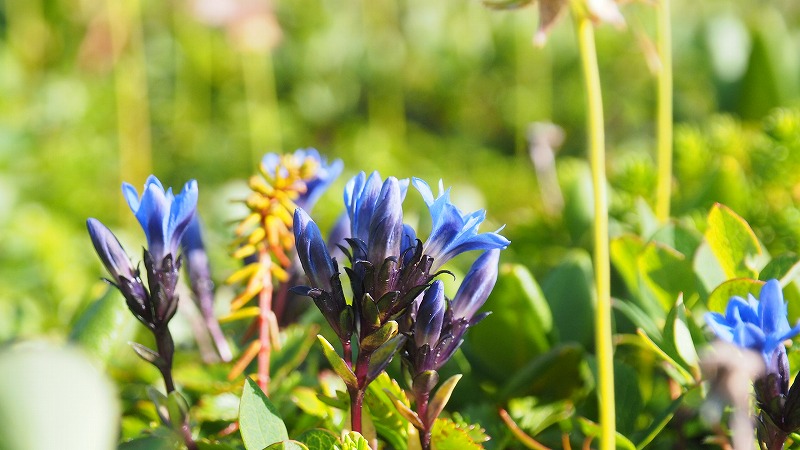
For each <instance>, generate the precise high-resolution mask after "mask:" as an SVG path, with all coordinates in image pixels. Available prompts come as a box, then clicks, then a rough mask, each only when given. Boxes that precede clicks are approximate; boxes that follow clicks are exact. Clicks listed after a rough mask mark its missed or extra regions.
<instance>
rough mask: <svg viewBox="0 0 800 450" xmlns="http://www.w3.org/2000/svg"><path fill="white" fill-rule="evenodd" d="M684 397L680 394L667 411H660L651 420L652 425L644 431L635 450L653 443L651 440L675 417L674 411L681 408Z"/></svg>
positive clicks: (684, 394) (640, 449)
mask: <svg viewBox="0 0 800 450" xmlns="http://www.w3.org/2000/svg"><path fill="white" fill-rule="evenodd" d="M685 396H686V393H683V394H681V395H680V397H678V398H676V399H675V400H673V401H672V403H670V404H669V406H668V407H667V409H665V410H664V411H662V412H661V414H660V415H659V416H658V417H656V418H655V419H654V420H653V423H652V424H651V425H650V426H649V427H648V428H647V430H645V432H644V436H643V437H642V438H641V439H640V440H639V441H638V443H637V444H636V450H642V449H643V448H645V447H646V446H647V445H648V444H650V443H651V442H653V439H655V438H656V436H658V434H659V433H660V432H661V430H663V429H664V427H666V426H667V424H668V423H669V421H670V420H672V417H673V416H674V415H675V411H677V410H678V408H679V407H680V406H681V404H682V403H683V399H684V397H685Z"/></svg>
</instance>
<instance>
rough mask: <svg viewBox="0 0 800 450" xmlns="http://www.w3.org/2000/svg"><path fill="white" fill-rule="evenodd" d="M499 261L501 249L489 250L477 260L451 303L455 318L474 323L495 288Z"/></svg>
mask: <svg viewBox="0 0 800 450" xmlns="http://www.w3.org/2000/svg"><path fill="white" fill-rule="evenodd" d="M499 262H500V250H499V249H493V250H487V251H485V252H484V253H483V254H482V255H481V256H480V257H479V258H478V259H476V260H475V262H474V263H473V264H472V267H470V269H469V272H467V276H466V277H464V281H462V282H461V285H460V286H459V287H458V292H456V296H455V297H453V301H452V303H451V304H450V306H451V307H452V309H453V319H454V320H458V319H463V320H466V321H467V322H470V323H471V324H472V321H473V318H474V317H475V314H476V313H477V312H478V310H479V309H480V307H481V306H483V304H484V303H486V299H487V298H488V297H489V294H490V293H491V292H492V289H494V285H495V283H496V282H497V269H498V264H499Z"/></svg>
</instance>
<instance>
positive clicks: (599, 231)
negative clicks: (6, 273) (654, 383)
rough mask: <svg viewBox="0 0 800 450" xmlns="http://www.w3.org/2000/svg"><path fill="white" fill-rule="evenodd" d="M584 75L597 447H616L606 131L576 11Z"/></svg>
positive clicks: (590, 36)
mask: <svg viewBox="0 0 800 450" xmlns="http://www.w3.org/2000/svg"><path fill="white" fill-rule="evenodd" d="M575 22H576V27H577V32H578V47H579V49H580V55H581V62H582V66H583V76H584V81H585V83H586V95H587V101H586V109H587V116H588V127H589V130H588V131H589V162H590V164H591V167H592V186H593V188H594V275H595V285H596V288H597V310H596V312H595V349H596V352H597V367H598V374H599V376H598V394H599V398H598V404H599V409H600V429H601V434H600V449H601V450H613V449H614V448H615V436H616V423H615V417H614V350H613V347H612V342H611V287H610V283H611V269H610V267H609V265H610V257H609V250H608V200H607V196H606V177H605V173H606V163H605V133H604V129H603V98H602V92H601V89H600V73H599V70H598V67H597V51H596V49H595V45H594V30H593V25H592V21H591V19H590V18H589V17H588V15H587V14H585V13H583V12H581V11H576V12H575Z"/></svg>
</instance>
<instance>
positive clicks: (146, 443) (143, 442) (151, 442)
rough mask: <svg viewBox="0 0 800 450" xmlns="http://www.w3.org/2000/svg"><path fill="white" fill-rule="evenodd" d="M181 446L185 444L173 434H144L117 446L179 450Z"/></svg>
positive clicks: (120, 448) (128, 449)
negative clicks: (144, 435)
mask: <svg viewBox="0 0 800 450" xmlns="http://www.w3.org/2000/svg"><path fill="white" fill-rule="evenodd" d="M109 448H111V447H109ZM181 448H185V446H184V445H183V442H181V441H180V439H178V437H177V436H175V435H170V436H146V437H142V438H138V439H133V440H130V441H127V442H123V443H121V444H119V446H118V447H117V449H118V450H179V449H181ZM201 448H202V447H201Z"/></svg>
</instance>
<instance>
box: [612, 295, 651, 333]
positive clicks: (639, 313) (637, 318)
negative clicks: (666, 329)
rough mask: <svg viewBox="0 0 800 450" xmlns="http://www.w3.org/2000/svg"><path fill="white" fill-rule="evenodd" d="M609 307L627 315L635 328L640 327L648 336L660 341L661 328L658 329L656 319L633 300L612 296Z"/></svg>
mask: <svg viewBox="0 0 800 450" xmlns="http://www.w3.org/2000/svg"><path fill="white" fill-rule="evenodd" d="M611 307H612V308H614V309H616V310H617V311H619V312H621V313H622V314H623V315H624V316H625V317H627V318H628V320H630V321H631V322H632V323H633V325H635V326H636V328H641V329H642V330H644V331H645V332H646V333H647V335H648V336H652V337H653V339H655V340H657V341H661V330H659V329H658V325H657V324H656V321H655V320H654V319H653V317H651V316H650V315H648V314H647V313H646V312H644V311H643V310H642V309H641V308H639V307H638V306H637V305H635V304H634V303H633V302H628V301H625V300H620V299H614V298H612V299H611ZM618 326H619V325H618Z"/></svg>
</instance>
